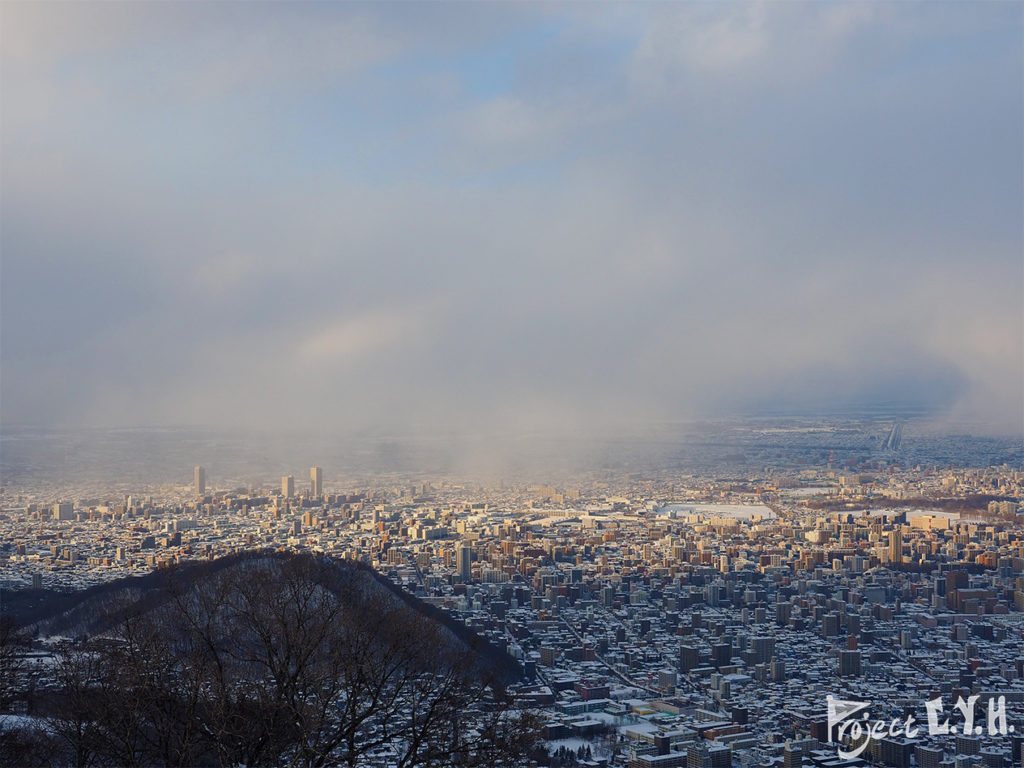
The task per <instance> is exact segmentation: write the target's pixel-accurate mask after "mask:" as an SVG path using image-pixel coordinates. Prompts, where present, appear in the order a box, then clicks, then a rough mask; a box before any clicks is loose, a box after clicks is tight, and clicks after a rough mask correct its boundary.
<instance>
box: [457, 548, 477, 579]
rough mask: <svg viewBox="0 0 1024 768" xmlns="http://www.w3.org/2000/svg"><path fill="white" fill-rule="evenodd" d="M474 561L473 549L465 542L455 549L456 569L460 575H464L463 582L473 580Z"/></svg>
mask: <svg viewBox="0 0 1024 768" xmlns="http://www.w3.org/2000/svg"><path fill="white" fill-rule="evenodd" d="M472 562H473V550H472V549H470V548H469V547H467V546H466V545H465V544H460V545H459V546H458V547H457V548H456V549H455V569H456V570H457V571H458V572H459V576H461V577H462V583H463V584H469V582H470V581H472V578H473V575H472V574H473V571H472V568H473V566H472Z"/></svg>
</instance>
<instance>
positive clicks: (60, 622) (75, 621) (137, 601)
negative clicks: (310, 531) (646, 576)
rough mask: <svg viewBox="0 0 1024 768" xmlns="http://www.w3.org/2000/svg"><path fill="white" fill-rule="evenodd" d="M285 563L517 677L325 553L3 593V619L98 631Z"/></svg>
mask: <svg viewBox="0 0 1024 768" xmlns="http://www.w3.org/2000/svg"><path fill="white" fill-rule="evenodd" d="M285 564H288V566H289V567H291V568H295V567H306V568H309V569H311V570H315V571H316V572H317V579H319V580H320V581H322V584H323V586H324V588H325V589H328V590H330V591H331V592H333V593H334V594H335V595H337V596H339V597H340V598H342V599H343V600H344V601H345V602H347V603H348V604H349V607H350V608H353V609H358V608H359V607H360V605H362V607H363V608H365V609H366V610H370V609H371V606H372V605H373V604H379V602H380V601H381V600H382V599H384V597H385V596H388V597H389V598H390V600H391V601H392V602H394V603H396V604H398V605H402V606H404V608H405V609H406V610H407V611H408V612H409V615H410V616H413V615H415V616H419V617H424V618H426V619H428V620H429V621H431V622H436V623H437V624H439V625H440V626H442V627H444V628H445V629H446V630H447V632H448V633H450V634H451V636H452V638H453V640H454V641H457V642H458V643H461V644H462V645H464V646H465V647H466V648H468V649H470V650H471V651H472V652H473V653H474V654H475V655H476V656H477V657H478V660H479V662H480V663H481V664H482V665H483V666H485V667H486V668H488V670H489V674H490V675H493V676H494V677H495V678H496V679H497V680H500V681H501V682H502V683H503V684H508V683H510V682H514V681H517V680H518V679H519V678H520V676H521V674H522V671H521V669H520V667H519V665H518V663H517V662H516V661H515V659H513V658H512V657H511V656H509V655H508V654H507V653H506V652H504V651H503V650H501V649H500V648H497V647H495V646H494V645H493V644H491V643H490V642H488V641H487V640H486V639H485V638H483V637H481V636H480V635H478V634H476V633H475V632H473V631H472V630H471V629H469V628H468V627H467V626H466V625H465V624H463V623H462V622H460V621H458V620H457V619H456V618H454V617H453V616H452V615H451V614H449V613H448V612H447V611H444V610H442V609H440V608H437V607H435V606H433V605H430V604H429V603H425V602H423V601H422V600H420V599H419V598H418V597H416V596H415V595H413V594H411V593H410V592H407V591H406V590H404V589H402V588H401V587H400V586H398V585H397V584H395V583H394V582H392V581H390V580H389V579H388V578H386V577H385V576H383V575H382V574H380V573H378V572H376V571H374V570H373V569H372V568H370V567H369V566H367V565H365V564H363V563H360V562H353V561H348V560H335V559H332V558H329V557H326V556H317V555H311V554H296V553H287V552H278V551H273V550H254V551H248V552H241V553H236V554H233V555H227V556H225V557H221V558H218V559H216V560H210V561H201V562H189V563H185V564H182V565H177V566H172V567H169V568H161V569H158V570H156V571H153V572H152V573H148V574H146V575H144V576H130V577H125V578H123V579H117V580H115V581H110V582H106V583H104V584H98V585H95V586H92V587H89V588H88V589H84V590H81V591H77V592H58V591H51V590H15V591H6V590H5V591H4V593H3V595H2V604H3V608H4V614H5V616H6V618H7V619H8V620H11V621H13V622H14V623H15V624H17V625H19V626H21V627H25V628H27V629H30V630H34V631H37V632H38V634H39V635H41V636H44V637H45V636H49V635H63V636H68V637H80V636H98V635H105V634H109V633H111V632H112V631H114V630H116V628H117V627H118V626H119V625H120V624H121V623H122V622H123V621H125V620H126V619H127V618H129V617H138V616H141V615H145V614H148V613H150V612H152V611H157V610H159V609H160V608H161V606H164V605H165V604H166V603H167V602H168V601H169V600H171V599H172V596H174V595H180V594H182V593H187V592H188V591H189V590H190V589H193V588H194V587H195V586H197V585H200V584H203V583H209V582H210V581H211V580H217V579H219V578H224V577H225V576H230V575H232V574H234V573H248V574H253V575H255V574H260V575H270V576H273V575H275V574H279V573H280V569H281V567H282V566H283V565H285Z"/></svg>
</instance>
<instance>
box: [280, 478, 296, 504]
mask: <svg viewBox="0 0 1024 768" xmlns="http://www.w3.org/2000/svg"><path fill="white" fill-rule="evenodd" d="M281 495H282V496H284V497H285V498H286V499H290V498H291V497H292V496H294V495H295V477H294V476H293V475H285V476H284V477H282V478H281Z"/></svg>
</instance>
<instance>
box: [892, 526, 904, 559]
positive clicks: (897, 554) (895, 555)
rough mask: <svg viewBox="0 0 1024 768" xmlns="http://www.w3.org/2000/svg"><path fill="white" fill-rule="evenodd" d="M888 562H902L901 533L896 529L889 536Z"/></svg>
mask: <svg viewBox="0 0 1024 768" xmlns="http://www.w3.org/2000/svg"><path fill="white" fill-rule="evenodd" d="M889 562H890V563H902V562H903V532H902V531H901V530H899V529H898V528H897V529H896V530H894V531H893V532H892V533H890V534H889Z"/></svg>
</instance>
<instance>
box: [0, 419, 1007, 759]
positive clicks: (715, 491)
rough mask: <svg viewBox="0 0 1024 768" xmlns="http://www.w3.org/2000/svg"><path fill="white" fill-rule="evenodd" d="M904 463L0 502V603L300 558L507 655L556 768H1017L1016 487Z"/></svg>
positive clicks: (981, 469) (169, 491)
mask: <svg viewBox="0 0 1024 768" xmlns="http://www.w3.org/2000/svg"><path fill="white" fill-rule="evenodd" d="M903 441H904V443H903V446H902V447H899V448H897V449H893V448H892V447H890V446H889V443H890V442H891V441H879V447H878V449H877V450H876V451H875V453H874V454H873V455H870V456H868V457H866V458H862V459H861V460H858V461H857V462H856V463H857V466H852V465H851V463H850V462H846V466H840V464H841V463H842V460H841V459H840V460H837V457H836V455H835V452H834V451H830V452H829V453H828V455H826V456H825V457H824V461H823V462H822V463H817V462H815V461H807V460H805V459H798V460H797V461H795V462H791V463H790V466H783V465H780V466H761V467H760V468H751V467H749V466H747V467H745V468H743V467H732V468H728V467H723V469H722V470H720V471H713V470H702V471H700V472H687V471H684V470H682V469H679V468H669V467H664V466H662V467H658V466H657V465H652V467H651V468H650V469H648V470H647V471H637V470H636V469H635V468H634V469H633V470H632V471H623V470H615V469H608V470H604V471H590V472H581V473H579V474H578V475H576V476H575V477H574V478H572V479H567V480H565V481H562V482H543V483H535V482H534V483H531V482H528V481H520V480H512V479H510V480H501V481H496V482H488V483H480V482H479V481H465V480H460V479H458V478H454V477H445V476H436V477H427V476H425V475H424V474H422V473H408V472H400V473H391V474H390V477H391V478H392V482H381V479H382V477H383V475H377V476H376V480H375V481H373V482H370V483H368V484H365V485H359V484H356V483H352V484H349V483H348V482H347V481H346V480H345V479H343V478H344V477H345V475H344V473H343V472H341V471H339V472H337V473H332V478H337V479H332V480H331V482H330V483H325V481H324V474H323V470H322V469H321V468H320V467H312V468H311V469H310V481H311V482H310V486H309V490H308V491H305V490H298V489H296V488H295V484H294V477H293V476H292V475H285V476H284V477H283V478H282V481H281V485H280V487H279V488H276V489H270V488H267V487H265V486H257V485H252V486H250V487H246V488H238V487H219V486H218V485H217V484H216V483H214V485H213V486H212V487H211V488H207V489H204V493H203V494H202V495H197V493H196V492H197V491H198V490H199V488H200V487H202V481H204V480H205V477H204V474H205V473H204V471H203V470H202V468H200V467H197V468H196V469H195V471H194V478H193V484H192V486H188V487H186V486H180V487H177V488H176V487H173V486H170V487H164V488H162V489H158V490H152V489H151V490H150V491H147V492H146V493H145V495H142V494H124V495H121V496H119V497H116V498H110V497H108V496H104V495H103V494H102V491H101V490H100V489H99V488H97V489H96V491H95V492H91V493H90V495H88V496H85V495H81V496H75V497H73V498H70V499H65V498H58V499H56V500H49V498H48V497H47V496H46V494H39V495H38V496H37V495H36V494H35V492H31V493H30V492H28V491H26V490H24V489H23V490H22V491H21V492H19V491H18V489H16V488H14V487H5V488H4V506H3V514H2V517H0V526H2V534H3V540H4V542H5V543H4V544H3V546H2V549H0V556H2V558H3V559H2V563H3V570H2V576H3V584H4V588H5V589H6V590H32V589H35V590H70V589H75V588H81V587H83V586H87V585H89V584H97V583H103V582H106V581H111V580H113V579H116V578H118V577H121V576H124V575H128V574H145V573H148V572H151V571H153V570H154V569H161V568H168V567H171V566H173V565H175V564H183V563H188V562H195V561H204V560H214V559H216V558H219V557H223V556H226V555H230V554H233V553H239V552H244V551H247V550H260V549H264V550H279V551H293V552H308V553H313V554H317V553H319V554H322V555H325V556H329V557H332V558H336V559H337V560H339V561H343V562H350V561H359V562H362V563H365V564H366V565H369V566H371V567H372V568H373V569H375V570H376V571H378V572H380V573H382V574H385V575H386V576H387V577H388V579H389V580H391V582H392V583H394V584H396V585H399V586H400V587H401V588H402V589H404V590H407V591H408V592H409V593H411V594H414V595H416V596H417V597H418V598H419V599H421V600H422V601H424V602H425V603H427V604H431V605H434V606H436V607H437V608H440V609H442V610H443V611H445V612H446V613H447V614H448V615H450V616H452V617H454V618H455V619H457V620H458V621H459V622H461V623H463V624H464V625H465V626H467V627H469V628H471V629H472V630H474V631H475V632H477V633H478V634H479V635H481V636H482V637H483V638H485V639H486V640H488V641H490V642H492V643H494V644H495V645H496V646H497V647H500V648H501V649H503V650H504V651H507V652H508V653H509V654H510V655H511V656H512V657H513V658H514V659H515V660H516V661H517V663H518V664H519V665H520V668H521V673H522V678H521V680H520V681H519V682H518V683H517V684H516V685H514V686H513V687H512V688H511V689H510V691H511V693H512V694H513V695H514V696H515V698H516V702H517V704H516V706H517V707H518V708H520V709H522V710H528V711H531V712H535V713H537V714H538V716H539V717H540V719H541V722H542V734H541V736H542V740H543V746H544V749H545V750H546V754H549V755H550V756H551V758H550V760H551V762H552V764H567V763H571V762H572V761H576V762H578V763H579V764H583V765H606V766H619V767H620V768H622V767H624V766H630V767H631V768H635V767H636V766H671V765H679V766H765V767H766V768H768V767H770V766H782V767H783V768H785V766H820V767H821V768H847V767H849V768H853V767H854V766H857V765H861V764H865V763H875V764H879V765H886V766H893V767H894V768H900V767H902V766H914V765H917V766H921V768H925V767H926V766H927V767H929V768H931V767H941V768H973V767H974V766H985V768H994V767H998V768H1009V767H1010V766H1012V765H1020V759H1021V758H1020V736H1021V735H1024V650H1022V649H1024V524H1022V520H1024V509H1022V507H1021V499H1022V497H1024V471H1022V469H1021V466H1020V464H1019V463H1014V464H1006V463H1004V464H1000V465H993V466H973V467H958V466H953V465H946V466H941V465H939V464H937V463H932V464H930V465H925V464H916V465H908V463H907V461H906V459H907V457H909V456H912V455H913V450H914V444H913V442H912V439H911V440H908V437H904V438H903ZM793 450H794V451H795V453H794V456H802V455H804V454H803V453H802V451H803V449H799V450H798V449H793ZM1011 453H1012V447H1011ZM48 642H49V641H47V640H46V639H45V638H40V641H39V643H40V645H39V646H38V649H39V651H41V652H42V653H44V654H45V652H46V648H47V647H50V646H49V645H48ZM830 697H831V699H832V700H836V701H843V702H847V703H849V702H854V703H857V702H859V703H862V704H863V705H864V711H865V712H866V713H868V714H869V715H870V722H872V723H874V722H876V721H885V723H886V724H889V723H891V721H893V720H894V719H896V720H899V721H900V722H903V723H905V722H906V718H907V717H908V716H910V717H912V718H913V721H914V722H916V724H917V730H916V732H915V731H914V730H913V728H911V729H910V730H909V731H908V732H910V733H913V734H914V735H913V736H912V737H911V736H908V735H906V733H904V732H900V733H899V734H895V733H894V734H890V733H889V730H886V731H885V733H884V734H881V735H879V736H878V738H872V739H869V740H867V742H863V740H861V742H863V743H859V742H857V741H856V740H855V739H851V737H850V727H849V726H850V725H851V722H853V721H852V720H850V719H848V718H847V719H841V720H839V721H836V722H830V720H829V700H830ZM15 699H17V697H15ZM968 702H969V703H970V705H971V708H970V710H969V711H970V712H971V716H972V717H973V719H974V723H975V724H976V728H975V730H977V728H980V729H981V732H972V733H970V734H962V733H959V732H955V731H954V730H952V729H950V730H948V732H945V733H943V732H940V731H941V729H939V730H935V731H934V732H933V729H930V728H929V720H928V712H929V707H935V706H940V707H941V708H942V709H941V713H942V715H941V718H939V720H938V722H940V723H941V722H942V721H945V720H947V719H948V721H949V723H951V724H953V725H954V726H955V725H956V724H957V723H959V722H962V721H963V719H964V718H963V715H962V714H961V712H965V711H968V710H967V704H968ZM24 705H25V703H24V702H22V706H24ZM12 706H13V707H14V711H17V706H18V703H17V701H14V702H13V703H12ZM958 707H960V708H959V709H958ZM844 723H845V725H844ZM990 725H991V727H992V730H991V732H990V730H989V728H990ZM858 727H860V726H858ZM886 727H887V728H888V725H887V726H886ZM1011 728H1012V729H1013V730H1010V729H1011ZM840 730H842V731H843V733H841V734H840V733H839V732H840ZM570 753H571V754H570ZM853 753H856V754H855V755H854V754H853ZM843 755H845V757H843ZM382 759H383V758H382ZM385 762H386V761H385ZM381 764H382V765H383V764H385V763H381Z"/></svg>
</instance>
